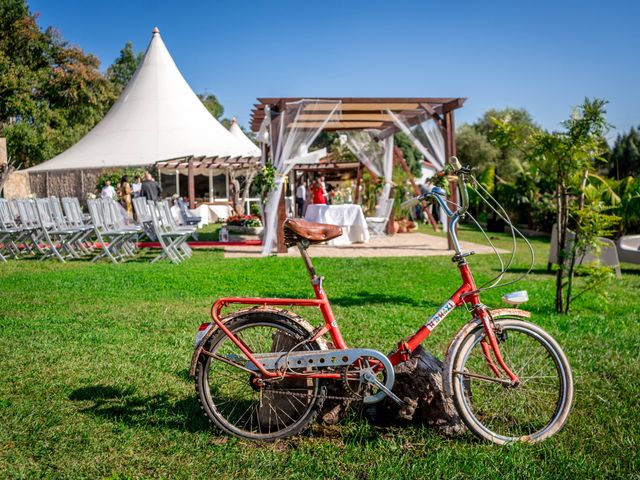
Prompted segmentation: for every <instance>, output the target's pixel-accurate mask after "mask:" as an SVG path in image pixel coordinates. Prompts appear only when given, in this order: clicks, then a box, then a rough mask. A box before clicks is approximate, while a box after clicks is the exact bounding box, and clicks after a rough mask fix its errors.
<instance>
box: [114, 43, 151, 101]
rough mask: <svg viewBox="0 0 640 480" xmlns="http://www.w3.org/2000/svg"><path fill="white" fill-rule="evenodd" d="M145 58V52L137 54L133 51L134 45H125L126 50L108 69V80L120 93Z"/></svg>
mask: <svg viewBox="0 0 640 480" xmlns="http://www.w3.org/2000/svg"><path fill="white" fill-rule="evenodd" d="M143 58H144V53H143V52H138V53H137V54H136V53H135V52H134V51H133V43H131V42H127V43H125V45H124V48H123V49H122V50H120V55H119V56H118V58H116V59H115V60H114V62H113V64H112V65H111V66H110V67H109V68H108V69H107V78H108V79H109V80H110V81H111V83H113V84H114V85H115V86H116V88H117V90H118V92H121V91H122V90H124V87H126V86H127V84H128V83H129V80H131V77H133V74H134V73H135V72H136V70H137V69H138V65H140V62H142V59H143Z"/></svg>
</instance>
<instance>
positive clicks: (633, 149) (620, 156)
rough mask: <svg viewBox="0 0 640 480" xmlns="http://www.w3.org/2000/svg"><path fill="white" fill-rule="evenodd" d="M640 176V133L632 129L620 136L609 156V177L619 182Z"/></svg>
mask: <svg viewBox="0 0 640 480" xmlns="http://www.w3.org/2000/svg"><path fill="white" fill-rule="evenodd" d="M639 175H640V132H638V130H637V129H635V128H633V127H631V129H630V130H629V132H628V133H623V134H621V135H618V136H617V138H616V142H615V144H614V145H613V149H612V151H611V155H610V156H609V176H610V177H613V178H615V179H617V180H620V179H622V178H624V177H637V176H639Z"/></svg>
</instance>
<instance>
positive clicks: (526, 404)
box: [452, 318, 573, 445]
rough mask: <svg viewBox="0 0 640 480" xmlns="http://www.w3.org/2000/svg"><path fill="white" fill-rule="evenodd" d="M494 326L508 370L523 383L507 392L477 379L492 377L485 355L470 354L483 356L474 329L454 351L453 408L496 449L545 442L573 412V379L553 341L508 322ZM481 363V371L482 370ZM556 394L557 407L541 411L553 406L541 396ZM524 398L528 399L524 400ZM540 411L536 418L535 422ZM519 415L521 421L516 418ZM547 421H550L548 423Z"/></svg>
mask: <svg viewBox="0 0 640 480" xmlns="http://www.w3.org/2000/svg"><path fill="white" fill-rule="evenodd" d="M495 325H496V331H497V332H498V333H499V335H498V336H499V337H502V340H501V341H500V351H501V353H502V354H503V358H504V359H505V362H506V363H507V366H508V367H509V368H510V369H512V371H514V373H515V374H516V375H518V376H519V377H520V379H521V384H520V385H519V386H516V387H509V386H506V385H501V384H498V383H493V382H490V381H487V380H484V379H480V378H479V377H478V376H477V375H485V376H490V375H492V372H491V370H490V367H489V365H488V362H487V361H486V359H484V358H483V355H478V354H477V353H476V352H474V349H476V348H477V349H478V351H479V353H482V349H481V346H480V342H481V340H482V339H483V338H485V331H484V327H483V326H482V325H478V326H477V327H476V328H474V329H473V330H472V331H471V332H470V333H468V334H467V335H466V336H465V337H464V338H463V339H462V340H461V341H460V342H459V343H458V345H459V347H458V348H457V350H456V351H455V352H453V376H452V387H453V400H454V404H455V407H456V409H457V411H458V413H459V415H460V417H461V418H462V420H463V421H464V423H465V424H466V425H467V427H469V429H470V430H471V431H472V432H473V433H474V434H476V435H477V436H479V437H480V438H482V439H484V440H487V441H490V442H493V443H496V444H499V445H502V444H505V443H513V442H526V443H536V442H540V441H543V440H545V439H547V438H549V437H551V436H552V435H554V434H555V433H557V432H558V431H559V430H560V429H561V428H562V426H563V425H564V424H565V423H566V421H567V418H568V416H569V412H570V410H571V405H572V402H573V379H572V374H571V367H570V365H569V361H568V360H567V358H566V356H565V354H564V352H563V351H562V349H561V348H560V345H558V343H557V342H556V341H555V340H554V339H553V337H551V335H549V334H548V333H547V332H545V331H544V330H543V329H542V328H540V327H538V326H536V325H533V324H531V323H529V322H524V321H521V320H516V319H512V318H501V319H498V320H496V321H495ZM500 332H502V333H500ZM515 338H517V339H518V340H514V339H515ZM525 341H528V342H529V343H530V344H531V345H533V347H531V346H530V347H528V348H530V349H531V352H530V355H529V357H528V358H525V357H526V353H527V350H523V347H522V346H521V345H525V343H524V342H525ZM509 342H510V343H509ZM534 347H537V348H534ZM545 354H546V355H545ZM537 357H539V358H540V359H541V362H540V364H539V365H535V364H534V363H532V362H534V359H535V358H537ZM483 363H484V365H485V366H484V367H482V366H481V365H482V364H483ZM530 365H531V367H532V368H538V371H537V372H536V374H535V375H528V373H529V372H530V370H532V368H530ZM540 365H542V366H540ZM552 367H553V368H552ZM481 368H485V370H480V369H481ZM498 369H499V367H498ZM487 372H488V373H487ZM554 372H555V373H554ZM538 373H539V374H538ZM473 375H476V377H473ZM493 376H494V377H495V375H493ZM503 378H504V377H503ZM556 382H557V383H556ZM556 390H557V399H556V400H555V405H553V406H551V405H546V406H545V405H544V404H547V403H551V402H547V401H546V400H545V396H547V397H548V398H555V396H556V393H554V392H556ZM525 395H528V396H527V397H526V398H525ZM474 396H475V398H474ZM485 404H486V405H485ZM498 404H500V405H501V408H504V412H496V410H497V408H495V407H496V406H497V405H498ZM492 407H493V408H492ZM518 410H519V411H518ZM538 411H539V412H540V415H539V417H540V418H534V414H536V412H538ZM499 415H503V416H502V417H500V416H499ZM517 416H521V417H522V418H521V419H516V417H517ZM547 416H549V417H550V418H549V419H546V418H545V417H547Z"/></svg>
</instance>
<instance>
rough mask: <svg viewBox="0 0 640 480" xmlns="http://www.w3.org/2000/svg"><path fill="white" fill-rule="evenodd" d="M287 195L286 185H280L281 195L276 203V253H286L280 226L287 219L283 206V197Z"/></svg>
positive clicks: (284, 205) (284, 206)
mask: <svg viewBox="0 0 640 480" xmlns="http://www.w3.org/2000/svg"><path fill="white" fill-rule="evenodd" d="M286 194H287V186H286V184H283V185H282V195H281V196H280V202H278V253H287V246H286V245H285V244H284V231H283V230H282V226H283V225H284V221H285V220H286V219H287V209H286V204H285V195H286Z"/></svg>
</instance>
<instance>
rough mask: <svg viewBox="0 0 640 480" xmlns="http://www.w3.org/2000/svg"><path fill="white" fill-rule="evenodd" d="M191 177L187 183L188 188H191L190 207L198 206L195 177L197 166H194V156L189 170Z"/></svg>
mask: <svg viewBox="0 0 640 480" xmlns="http://www.w3.org/2000/svg"><path fill="white" fill-rule="evenodd" d="M188 174H189V178H188V183H187V188H188V189H189V208H190V209H194V208H196V179H195V175H194V174H195V168H194V166H193V157H191V158H190V159H189V170H188Z"/></svg>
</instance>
